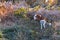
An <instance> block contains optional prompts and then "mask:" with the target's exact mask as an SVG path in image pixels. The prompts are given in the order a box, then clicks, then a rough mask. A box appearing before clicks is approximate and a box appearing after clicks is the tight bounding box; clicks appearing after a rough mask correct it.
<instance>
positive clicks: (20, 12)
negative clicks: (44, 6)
mask: <svg viewBox="0 0 60 40" xmlns="http://www.w3.org/2000/svg"><path fill="white" fill-rule="evenodd" d="M26 13H27V10H26V9H25V8H19V9H18V10H16V11H14V15H15V16H19V17H25V14H26Z"/></svg>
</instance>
